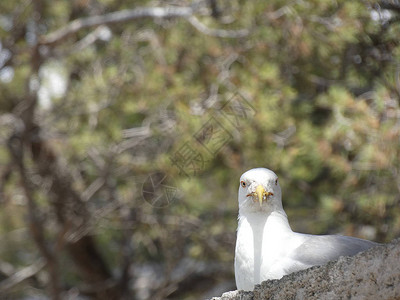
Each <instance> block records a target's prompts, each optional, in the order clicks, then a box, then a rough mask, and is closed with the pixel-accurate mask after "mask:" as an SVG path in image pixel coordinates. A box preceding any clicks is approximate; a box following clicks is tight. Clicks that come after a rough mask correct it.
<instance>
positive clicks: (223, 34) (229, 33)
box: [186, 15, 249, 38]
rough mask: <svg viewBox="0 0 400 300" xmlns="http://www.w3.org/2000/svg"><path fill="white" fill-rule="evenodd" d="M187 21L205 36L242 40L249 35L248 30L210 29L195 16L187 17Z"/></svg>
mask: <svg viewBox="0 0 400 300" xmlns="http://www.w3.org/2000/svg"><path fill="white" fill-rule="evenodd" d="M186 20H188V22H189V23H190V24H191V25H192V26H193V27H194V28H196V29H197V30H198V31H200V32H201V33H204V34H205V35H211V36H215V37H220V38H241V37H245V36H247V35H248V34H249V31H248V30H247V29H239V30H225V29H213V28H209V27H207V26H206V25H204V24H203V23H201V22H200V21H199V19H198V18H197V17H195V16H194V15H192V16H189V17H187V18H186Z"/></svg>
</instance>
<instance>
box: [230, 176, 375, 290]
mask: <svg viewBox="0 0 400 300" xmlns="http://www.w3.org/2000/svg"><path fill="white" fill-rule="evenodd" d="M238 201H239V217H238V229H237V240H236V249H235V279H236V286H237V289H238V290H246V291H251V290H253V289H254V285H255V284H259V283H261V282H262V281H265V280H270V279H280V278H282V276H284V275H287V274H290V273H293V272H296V271H299V270H303V269H307V268H310V267H312V266H315V265H323V264H325V263H327V262H328V261H331V260H336V259H338V258H339V256H350V255H355V254H356V253H358V252H360V251H364V250H366V249H368V248H371V247H374V246H377V245H379V244H378V243H375V242H371V241H367V240H363V239H359V238H354V237H348V236H341V235H311V234H303V233H297V232H293V231H292V229H291V228H290V225H289V222H288V218H287V215H286V213H285V211H284V210H283V207H282V192H281V188H280V186H279V182H278V176H276V174H275V173H274V172H272V171H271V170H269V169H265V168H256V169H251V170H249V171H247V172H245V173H244V174H243V175H242V176H241V177H240V184H239V192H238Z"/></svg>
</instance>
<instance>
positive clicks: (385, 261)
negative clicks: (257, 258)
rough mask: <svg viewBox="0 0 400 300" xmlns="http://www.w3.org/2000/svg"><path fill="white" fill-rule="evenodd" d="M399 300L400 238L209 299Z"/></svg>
mask: <svg viewBox="0 0 400 300" xmlns="http://www.w3.org/2000/svg"><path fill="white" fill-rule="evenodd" d="M231 299H233V300H250V299H252V300H258V299H380V300H381V299H400V239H397V240H395V241H393V242H392V243H390V244H386V245H382V246H378V247H375V248H372V249H369V250H367V251H365V252H362V253H359V254H357V255H355V256H352V257H340V258H339V260H337V261H332V262H329V263H328V264H326V265H323V266H316V267H312V268H310V269H307V270H303V271H300V272H296V273H292V274H290V275H287V276H284V277H283V278H282V279H280V280H268V281H264V282H262V283H261V285H256V287H255V289H254V291H253V292H244V291H232V292H227V293H224V294H223V295H222V296H221V297H214V298H212V300H231Z"/></svg>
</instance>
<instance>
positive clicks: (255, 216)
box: [239, 209, 292, 233]
mask: <svg viewBox="0 0 400 300" xmlns="http://www.w3.org/2000/svg"><path fill="white" fill-rule="evenodd" d="M244 222H245V223H248V224H249V225H250V226H251V228H252V229H253V231H258V230H264V229H266V228H271V229H273V231H274V232H275V233H278V232H286V231H292V229H291V228H290V225H289V221H288V218H287V215H286V213H285V211H284V210H283V209H281V210H273V211H255V212H254V211H251V212H241V211H239V225H240V223H244Z"/></svg>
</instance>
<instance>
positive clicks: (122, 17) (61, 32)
mask: <svg viewBox="0 0 400 300" xmlns="http://www.w3.org/2000/svg"><path fill="white" fill-rule="evenodd" d="M192 14H193V9H192V8H190V7H138V8H135V9H127V10H121V11H117V12H112V13H108V14H105V15H102V16H92V17H87V18H81V19H77V20H74V21H72V22H71V23H69V24H68V25H66V26H65V27H63V28H60V29H58V30H56V31H54V32H53V33H50V34H48V35H47V36H44V37H43V38H42V39H41V41H40V43H41V44H42V45H52V44H56V43H58V42H60V41H61V40H63V39H65V38H66V37H68V36H70V35H72V34H74V33H76V32H78V31H79V30H81V29H85V28H90V27H94V26H99V25H107V24H116V23H123V22H128V21H132V20H135V19H139V18H176V17H189V16H191V15H192Z"/></svg>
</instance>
